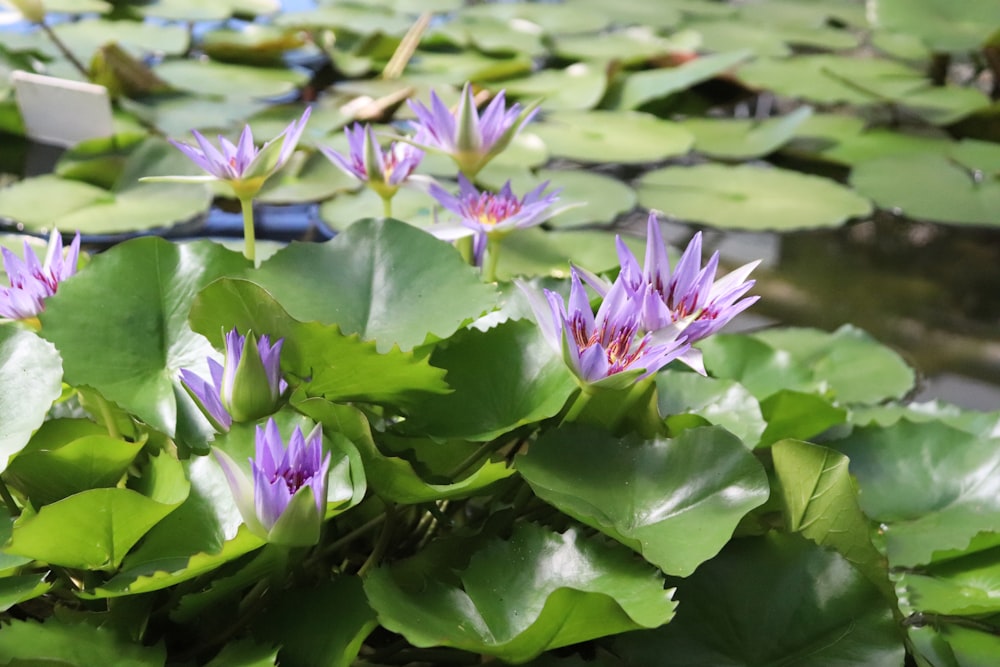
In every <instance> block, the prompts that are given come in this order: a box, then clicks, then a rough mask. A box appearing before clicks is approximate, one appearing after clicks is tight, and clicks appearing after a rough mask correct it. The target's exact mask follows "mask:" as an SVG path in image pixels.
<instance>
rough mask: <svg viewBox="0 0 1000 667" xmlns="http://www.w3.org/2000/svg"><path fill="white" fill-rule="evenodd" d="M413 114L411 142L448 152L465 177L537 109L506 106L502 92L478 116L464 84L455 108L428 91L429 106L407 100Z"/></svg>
mask: <svg viewBox="0 0 1000 667" xmlns="http://www.w3.org/2000/svg"><path fill="white" fill-rule="evenodd" d="M409 105H410V108H411V109H412V110H413V112H414V113H415V114H417V121H416V122H415V123H414V126H415V129H416V136H415V137H414V138H413V143H414V144H416V145H418V146H420V147H421V148H425V149H427V150H432V151H437V152H440V153H444V154H447V155H450V156H451V158H452V159H453V160H454V161H455V164H457V165H458V168H459V171H461V172H462V173H463V174H465V175H466V176H467V177H469V178H475V176H476V174H478V173H479V172H480V170H481V169H482V168H483V167H485V166H486V164H487V163H489V161H490V160H492V159H493V158H494V157H495V156H496V155H497V154H499V153H500V152H502V151H503V150H504V149H505V148H507V145H508V144H509V143H510V142H511V139H513V138H514V136H515V135H517V133H518V132H520V131H521V129H522V128H523V127H524V126H525V125H527V124H528V123H529V122H531V120H532V119H533V118H534V117H535V114H537V113H538V109H537V108H532V107H528V108H522V107H521V105H520V104H512V105H511V106H510V108H509V109H508V108H507V101H506V98H505V94H504V91H502V90H501V91H500V92H499V93H497V94H496V97H494V98H493V100H492V101H491V102H490V103H489V104H488V105H487V106H486V109H484V110H483V113H482V115H480V114H479V111H478V110H477V109H476V103H475V101H474V100H473V97H472V87H471V86H470V85H469V84H468V83H466V84H465V87H464V88H463V89H462V98H461V101H460V102H459V105H458V109H457V110H456V111H455V112H454V113H452V111H451V110H449V109H448V107H447V106H446V105H445V103H444V102H442V101H441V98H439V97H438V96H437V95H436V94H435V93H434V92H433V91H431V105H430V107H426V106H424V105H423V104H421V103H420V102H416V101H413V100H410V102H409Z"/></svg>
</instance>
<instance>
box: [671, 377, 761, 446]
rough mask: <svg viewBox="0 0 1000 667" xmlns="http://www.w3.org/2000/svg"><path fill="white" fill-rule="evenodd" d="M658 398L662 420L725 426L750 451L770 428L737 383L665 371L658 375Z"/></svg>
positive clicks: (744, 390)
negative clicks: (694, 418) (681, 417)
mask: <svg viewBox="0 0 1000 667" xmlns="http://www.w3.org/2000/svg"><path fill="white" fill-rule="evenodd" d="M656 395H657V406H658V408H659V411H660V415H661V416H663V417H669V416H671V415H678V414H695V415H698V416H699V417H703V418H705V419H706V420H707V421H708V422H710V423H712V424H718V425H719V426H722V427H723V428H725V429H726V430H727V431H729V432H730V433H732V434H734V435H735V436H736V437H738V438H739V439H740V440H742V441H743V444H744V445H747V446H749V447H753V446H754V445H755V444H756V443H757V442H758V441H759V440H760V436H761V434H762V433H763V432H764V428H765V427H766V426H767V423H766V422H765V421H764V417H763V416H762V415H761V413H760V404H759V403H758V402H757V400H756V399H755V398H754V396H753V395H752V394H751V393H750V392H749V391H747V389H746V388H745V387H744V386H743V385H741V384H740V383H738V382H736V381H734V380H725V379H719V378H712V377H705V376H703V375H699V374H698V373H689V372H685V371H672V370H662V371H660V372H659V373H657V374H656Z"/></svg>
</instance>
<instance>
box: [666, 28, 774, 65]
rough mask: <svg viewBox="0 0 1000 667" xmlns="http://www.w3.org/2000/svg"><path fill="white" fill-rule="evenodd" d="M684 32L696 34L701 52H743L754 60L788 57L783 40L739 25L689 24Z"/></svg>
mask: <svg viewBox="0 0 1000 667" xmlns="http://www.w3.org/2000/svg"><path fill="white" fill-rule="evenodd" d="M684 28H685V29H686V30H691V31H693V32H694V33H695V34H697V35H698V36H699V38H700V40H701V44H700V46H701V48H704V49H707V50H711V51H716V52H719V51H730V50H733V49H739V50H745V51H749V52H751V53H753V54H754V55H756V56H758V57H768V56H770V57H774V58H783V57H785V56H787V55H790V54H791V53H792V49H791V48H790V47H789V46H788V45H787V44H786V43H785V42H784V40H781V39H776V38H775V37H776V34H775V33H776V31H775V30H771V29H768V28H764V27H762V26H756V25H750V24H748V23H745V22H742V21H733V20H724V21H713V20H693V21H685V22H684Z"/></svg>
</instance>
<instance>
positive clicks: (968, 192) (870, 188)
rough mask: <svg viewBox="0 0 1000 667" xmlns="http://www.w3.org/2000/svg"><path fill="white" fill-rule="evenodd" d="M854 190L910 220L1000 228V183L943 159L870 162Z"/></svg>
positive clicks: (855, 175) (858, 170)
mask: <svg viewBox="0 0 1000 667" xmlns="http://www.w3.org/2000/svg"><path fill="white" fill-rule="evenodd" d="M851 185H852V186H854V187H855V188H856V189H857V190H858V192H861V193H864V194H865V195H867V196H869V197H871V198H872V199H873V200H875V203H876V204H878V205H879V206H881V207H882V208H885V209H889V210H891V211H894V212H897V213H901V214H903V215H905V216H907V217H909V218H915V219H918V220H933V221H937V222H950V223H955V224H970V225H1000V181H998V180H997V179H996V177H994V176H986V177H985V178H984V177H983V174H982V173H981V172H978V173H977V171H976V170H973V169H969V168H967V167H965V166H963V165H962V164H960V163H958V162H957V161H956V160H953V159H949V158H948V157H945V156H944V155H933V154H928V155H923V156H902V157H887V158H882V159H879V160H869V161H867V162H863V163H861V164H860V165H858V166H857V167H855V168H854V171H852V172H851Z"/></svg>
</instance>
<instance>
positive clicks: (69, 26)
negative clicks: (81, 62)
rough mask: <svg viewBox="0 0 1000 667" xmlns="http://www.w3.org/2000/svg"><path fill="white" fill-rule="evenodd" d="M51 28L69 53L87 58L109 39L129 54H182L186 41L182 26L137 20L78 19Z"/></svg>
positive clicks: (185, 31)
mask: <svg viewBox="0 0 1000 667" xmlns="http://www.w3.org/2000/svg"><path fill="white" fill-rule="evenodd" d="M53 30H55V32H56V34H57V35H59V38H60V39H61V40H63V42H65V43H66V45H67V46H68V47H69V49H70V50H71V51H72V52H73V53H77V54H86V57H87V58H89V57H90V55H91V54H93V53H94V51H96V50H97V49H99V48H100V47H102V46H104V45H105V44H108V43H109V42H116V43H117V44H118V45H119V46H121V47H123V48H125V49H126V50H128V51H129V52H131V53H132V54H138V55H141V54H145V53H150V52H157V53H162V54H165V55H169V56H179V55H182V54H183V53H184V52H185V51H187V48H188V45H189V43H190V38H189V36H188V32H187V30H185V29H184V27H183V26H179V25H157V24H155V23H144V22H139V21H107V20H104V19H81V20H79V21H73V22H67V23H59V24H58V25H56V26H55V27H54V28H53Z"/></svg>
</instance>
